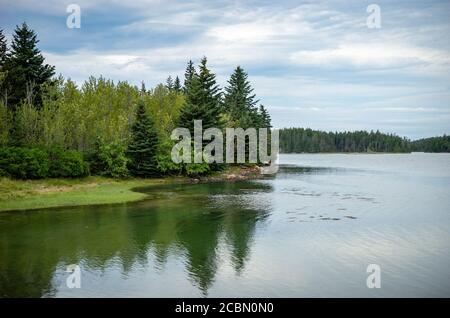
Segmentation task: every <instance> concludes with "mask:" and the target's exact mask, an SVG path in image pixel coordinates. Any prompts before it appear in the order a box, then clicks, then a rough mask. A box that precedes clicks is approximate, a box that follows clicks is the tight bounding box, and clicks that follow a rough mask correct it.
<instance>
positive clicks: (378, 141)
mask: <svg viewBox="0 0 450 318" xmlns="http://www.w3.org/2000/svg"><path fill="white" fill-rule="evenodd" d="M411 151H423V152H450V137H449V136H445V135H444V136H442V137H433V138H426V139H420V140H416V141H410V140H409V139H407V138H402V137H399V136H397V135H394V134H383V133H380V132H379V131H376V132H373V131H371V132H367V131H353V132H325V131H320V130H312V129H309V128H307V129H305V128H285V129H281V130H280V152H282V153H302V152H306V153H318V152H411Z"/></svg>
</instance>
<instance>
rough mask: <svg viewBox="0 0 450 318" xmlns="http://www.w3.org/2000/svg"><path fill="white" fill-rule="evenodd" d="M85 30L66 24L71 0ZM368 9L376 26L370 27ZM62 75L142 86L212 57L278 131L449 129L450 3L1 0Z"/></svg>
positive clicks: (3, 14)
mask: <svg viewBox="0 0 450 318" xmlns="http://www.w3.org/2000/svg"><path fill="white" fill-rule="evenodd" d="M72 3H73V4H77V5H79V7H80V9H81V12H80V13H81V16H80V17H81V20H80V21H81V27H80V28H68V27H67V24H66V21H67V18H68V16H69V15H70V13H67V11H66V9H67V6H68V5H69V4H72ZM370 4H376V5H378V7H379V9H380V18H381V19H380V25H379V26H380V27H379V28H369V27H368V25H367V19H368V17H369V16H371V14H372V12H367V7H368V6H369V5H370ZM0 21H1V22H0V28H2V29H3V30H4V32H5V34H6V35H7V38H8V39H9V40H10V39H11V37H12V34H13V32H14V28H15V26H16V25H18V24H21V23H22V22H23V21H26V22H27V24H28V25H29V26H30V27H31V28H32V29H34V30H35V31H36V33H37V34H38V39H39V40H40V42H39V48H40V49H41V51H42V53H43V55H44V57H45V58H46V62H47V63H49V64H52V65H55V67H56V72H57V73H58V74H59V73H60V74H62V75H63V76H64V77H66V78H71V79H72V80H74V81H76V82H77V83H78V84H80V85H81V84H82V83H83V81H84V80H86V79H87V78H88V77H89V76H90V75H94V76H100V75H102V76H104V77H106V78H110V79H113V80H115V81H118V80H126V81H128V82H130V83H132V84H135V85H139V86H140V83H141V81H144V82H145V84H146V87H147V88H149V87H153V86H155V85H156V84H158V83H161V82H164V81H165V79H166V78H167V77H168V76H169V75H171V76H172V77H174V76H176V75H178V76H180V78H182V77H183V74H184V70H185V68H186V64H187V62H188V61H189V60H190V59H192V60H193V61H194V62H195V63H198V62H199V60H200V58H201V57H203V56H206V57H207V58H208V61H209V62H208V63H209V66H210V68H211V69H212V71H213V72H215V73H216V74H217V79H218V82H219V83H220V84H221V85H222V86H224V85H226V83H227V80H228V78H229V76H230V75H231V73H232V72H233V70H234V68H235V67H236V66H238V65H240V66H241V67H243V68H244V69H245V70H246V71H247V73H248V74H249V80H250V82H251V84H252V86H253V87H254V89H255V91H254V92H255V93H256V95H257V97H258V99H259V100H260V103H261V104H264V105H265V106H266V107H267V108H268V110H269V112H270V114H271V116H272V121H273V125H274V127H276V128H283V127H310V128H312V129H321V130H327V131H344V130H361V129H364V130H377V129H379V130H380V131H383V132H387V133H396V134H398V135H401V136H406V137H409V138H412V139H417V138H421V137H429V136H435V135H442V134H450V1H448V0H447V1H422V0H421V1H404V0H399V1H395V3H394V1H378V0H372V1H365V0H346V1H336V0H327V1H293V0H287V1H265V0H260V1H254V0H248V1H216V0H209V1H182V0H180V1H171V0H164V1H162V0H149V1H143V0H126V1H125V0H120V1H119V0H112V1H111V0H110V1H106V0H98V1H94V0H78V1H77V0H68V1H66V0H40V1H32V0H14V1H11V0H0Z"/></svg>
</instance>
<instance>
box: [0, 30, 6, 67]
mask: <svg viewBox="0 0 450 318" xmlns="http://www.w3.org/2000/svg"><path fill="white" fill-rule="evenodd" d="M6 57H7V45H6V38H5V35H4V34H3V30H2V29H0V72H2V70H3V65H5V62H6Z"/></svg>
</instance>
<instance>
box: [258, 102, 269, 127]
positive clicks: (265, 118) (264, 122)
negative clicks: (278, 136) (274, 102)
mask: <svg viewBox="0 0 450 318" xmlns="http://www.w3.org/2000/svg"><path fill="white" fill-rule="evenodd" d="M259 115H260V118H261V123H260V127H266V128H272V124H271V118H270V115H269V112H268V111H267V109H266V108H265V107H264V105H259Z"/></svg>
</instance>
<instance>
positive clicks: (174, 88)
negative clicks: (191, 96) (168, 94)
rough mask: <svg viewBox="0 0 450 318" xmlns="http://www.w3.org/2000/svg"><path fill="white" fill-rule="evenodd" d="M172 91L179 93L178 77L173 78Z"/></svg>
mask: <svg viewBox="0 0 450 318" xmlns="http://www.w3.org/2000/svg"><path fill="white" fill-rule="evenodd" d="M173 90H174V91H175V93H180V92H181V83H180V78H179V77H178V76H177V77H175V81H174V83H173Z"/></svg>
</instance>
